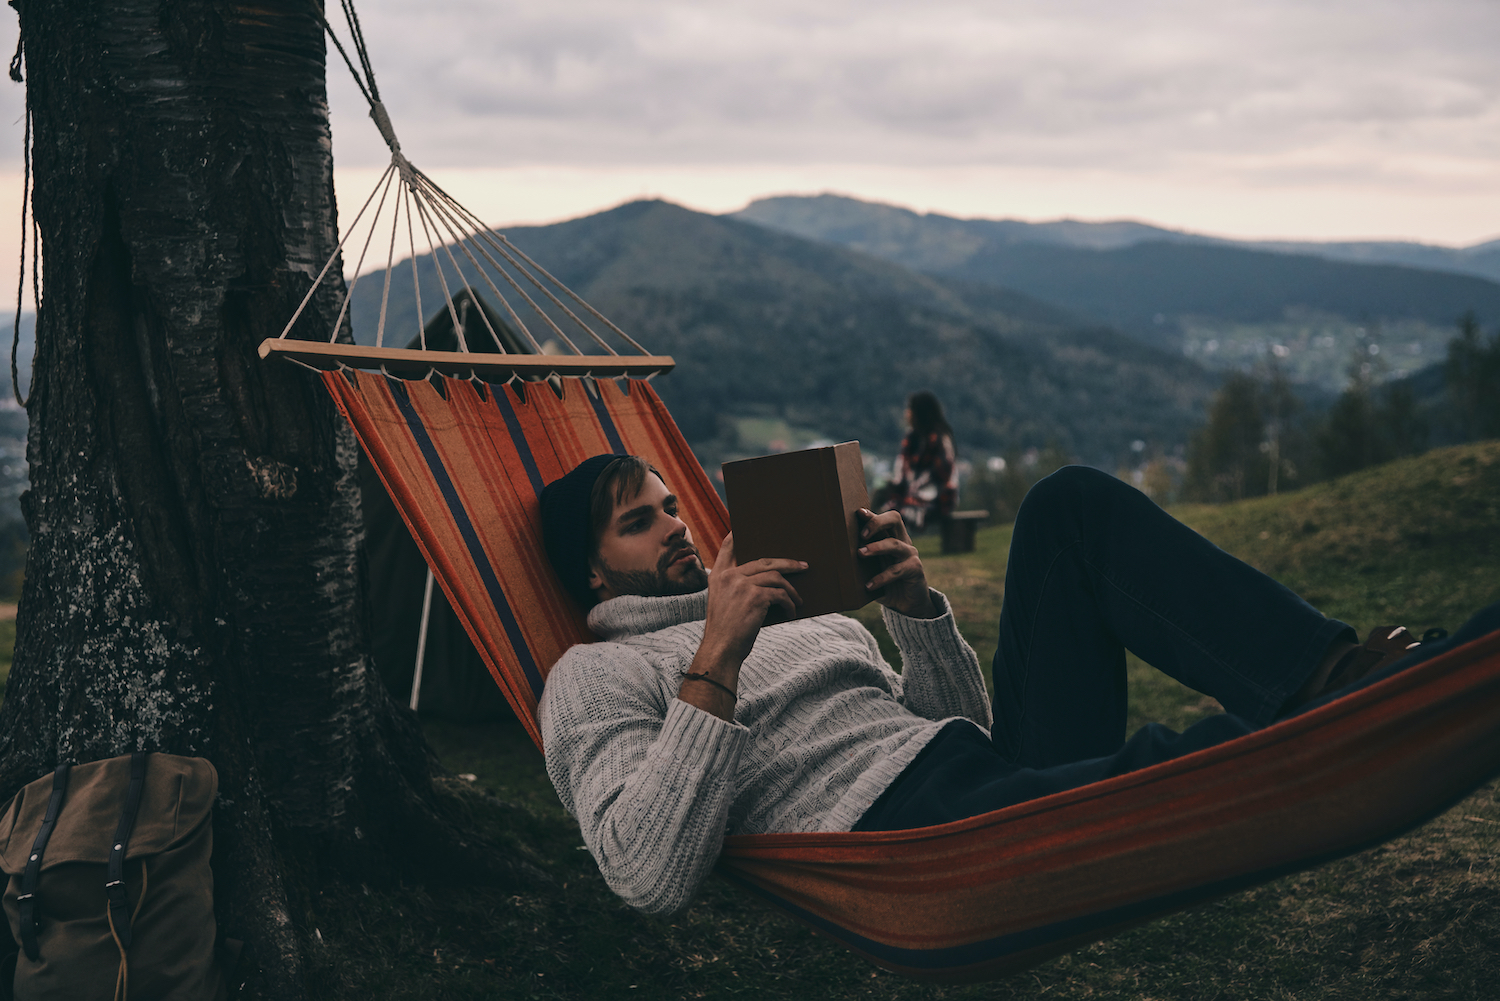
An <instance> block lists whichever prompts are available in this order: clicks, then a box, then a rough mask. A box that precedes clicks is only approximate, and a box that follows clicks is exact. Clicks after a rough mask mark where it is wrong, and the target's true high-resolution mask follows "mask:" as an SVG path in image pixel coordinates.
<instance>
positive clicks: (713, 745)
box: [538, 643, 750, 914]
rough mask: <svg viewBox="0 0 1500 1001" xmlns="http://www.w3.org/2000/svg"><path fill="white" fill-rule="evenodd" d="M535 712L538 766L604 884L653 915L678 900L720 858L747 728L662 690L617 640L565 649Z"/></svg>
mask: <svg viewBox="0 0 1500 1001" xmlns="http://www.w3.org/2000/svg"><path fill="white" fill-rule="evenodd" d="M538 717H539V721H540V723H541V727H542V741H543V746H544V747H545V749H546V758H547V774H548V775H549V777H550V778H551V779H552V784H553V786H554V787H555V788H556V789H557V793H558V796H559V797H560V798H561V799H562V802H563V806H565V807H566V808H567V809H568V810H569V812H571V813H572V814H573V815H574V816H575V817H577V818H578V823H579V826H580V828H581V829H582V831H583V839H584V843H585V844H587V845H588V848H589V851H590V852H591V853H592V854H593V856H594V859H595V861H596V862H598V864H599V871H600V872H601V873H602V874H603V875H604V880H605V882H606V883H608V884H609V887H610V889H612V890H614V891H615V893H617V894H619V895H620V896H621V897H622V898H624V900H625V901H626V902H627V903H629V904H631V905H632V906H634V907H637V908H639V909H641V910H643V911H647V912H649V913H653V914H661V913H667V912H670V911H675V910H678V909H680V908H682V907H683V906H685V905H686V904H687V902H688V901H689V900H690V899H691V898H692V896H693V894H694V893H696V892H697V890H698V887H699V885H700V884H702V882H703V880H704V879H705V878H707V876H708V874H709V872H710V871H711V870H712V869H713V866H714V863H715V862H716V861H717V860H718V857H719V851H720V848H721V846H722V843H723V840H724V833H725V828H726V825H727V823H728V816H729V806H730V803H731V801H732V800H733V798H734V794H735V784H734V777H735V770H736V768H737V767H738V764H739V759H740V754H741V752H742V751H743V749H744V747H745V745H746V743H747V742H748V740H749V735H750V734H749V731H748V730H747V729H745V727H743V726H741V725H739V724H736V723H728V722H725V721H724V720H721V719H719V718H718V717H717V716H713V715H711V714H709V713H706V712H703V711H702V710H700V709H697V708H695V707H694V706H691V705H689V704H688V703H686V702H683V701H682V700H681V699H678V698H675V697H672V696H668V695H666V694H665V693H664V692H663V690H662V685H661V684H660V681H659V679H658V677H657V674H656V671H655V669H654V668H653V667H652V666H651V664H650V663H649V662H648V661H647V660H646V659H645V658H644V657H642V656H641V655H640V654H639V653H638V652H636V651H634V650H632V649H630V648H629V647H626V646H623V645H620V644H615V643H596V644H590V645H587V646H578V647H574V648H573V649H572V650H570V651H568V653H567V654H566V655H564V657H563V659H562V660H561V661H559V662H558V664H557V666H556V667H554V668H553V670H552V674H551V676H550V677H549V678H548V679H547V687H546V689H545V691H544V692H543V695H542V701H541V704H540V706H539V707H538Z"/></svg>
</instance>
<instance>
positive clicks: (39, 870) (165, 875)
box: [0, 753, 227, 1001]
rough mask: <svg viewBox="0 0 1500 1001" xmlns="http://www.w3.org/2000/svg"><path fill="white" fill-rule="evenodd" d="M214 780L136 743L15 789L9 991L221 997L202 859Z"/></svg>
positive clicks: (36, 1000) (193, 1000)
mask: <svg viewBox="0 0 1500 1001" xmlns="http://www.w3.org/2000/svg"><path fill="white" fill-rule="evenodd" d="M218 783H219V777H218V773H217V772H215V771H214V767H213V765H211V764H210V763H209V762H208V761H206V760H205V759H203V758H185V757H179V756H177V755H174V754H146V753H137V754H127V755H122V756H120V757H117V758H109V759H106V760H104V761H92V762H89V763H88V764H83V765H76V766H73V767H71V768H70V767H69V766H67V765H64V766H62V767H60V768H58V769H57V771H56V772H54V773H53V774H51V775H47V776H44V777H42V778H39V779H37V780H36V781H35V782H32V783H31V784H30V785H28V786H26V787H25V788H24V789H22V790H21V791H20V792H19V793H17V794H16V796H15V798H14V799H13V800H11V802H10V803H9V804H8V805H7V806H6V807H5V809H4V812H3V814H0V868H3V869H4V870H5V872H6V874H8V875H9V876H10V882H9V885H7V887H6V889H5V900H4V905H5V915H6V917H7V918H8V919H9V921H10V931H11V934H12V936H14V939H15V941H16V942H17V943H19V944H20V952H19V954H18V955H17V956H16V957H15V974H14V981H13V985H14V997H15V998H16V999H18V1001H42V999H45V1001H93V999H99V1001H111V999H120V998H129V999H130V1001H167V999H170V1001H215V999H221V998H225V997H226V996H227V983H226V977H225V974H224V963H222V962H221V961H220V958H219V956H218V955H217V954H216V951H215V945H216V942H215V938H216V926H215V922H214V906H213V874H212V872H211V871H210V869H209V856H210V855H211V854H212V852H213V824H212V823H211V822H210V812H211V810H212V807H213V801H214V795H215V793H216V792H217V790H218ZM4 986H6V987H8V986H11V985H10V984H6V985H4ZM0 992H3V988H0Z"/></svg>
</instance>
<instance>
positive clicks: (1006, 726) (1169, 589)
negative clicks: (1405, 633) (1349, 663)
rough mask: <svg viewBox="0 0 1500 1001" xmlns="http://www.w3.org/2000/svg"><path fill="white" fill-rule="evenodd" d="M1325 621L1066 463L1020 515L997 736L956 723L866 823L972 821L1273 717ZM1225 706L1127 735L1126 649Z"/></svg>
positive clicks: (1304, 667)
mask: <svg viewBox="0 0 1500 1001" xmlns="http://www.w3.org/2000/svg"><path fill="white" fill-rule="evenodd" d="M1340 636H1345V637H1347V638H1349V639H1351V640H1353V639H1356V636H1355V633H1354V630H1353V629H1351V628H1350V627H1349V626H1347V625H1345V624H1344V623H1342V622H1339V621H1337V620H1333V619H1328V618H1326V617H1324V616H1323V614H1322V613H1321V612H1319V611H1318V610H1317V609H1315V608H1313V607H1312V606H1311V605H1309V604H1308V603H1307V602H1305V601H1303V600H1302V599H1301V598H1299V597H1297V596H1296V595H1295V594H1293V593H1292V592H1291V591H1289V590H1287V589H1286V588H1285V587H1283V586H1281V585H1280V584H1278V583H1276V581H1274V580H1272V579H1271V578H1270V577H1267V576H1266V575H1265V574H1263V573H1261V572H1260V571H1259V570H1256V569H1255V568H1253V567H1251V566H1249V565H1248V564H1245V563H1242V562H1240V561H1239V560H1237V559H1235V558H1234V557H1233V556H1230V555H1229V554H1228V553H1226V552H1224V551H1223V550H1221V549H1219V548H1218V547H1217V546H1215V545H1213V544H1212V543H1210V542H1209V541H1208V540H1206V539H1204V538H1203V537H1202V536H1200V535H1199V534H1198V533H1196V532H1194V531H1193V530H1192V529H1190V528H1188V527H1187V526H1185V525H1183V524H1182V523H1181V522H1179V521H1177V520H1175V519H1174V518H1172V517H1171V516H1170V515H1168V514H1167V513H1166V512H1164V511H1163V510H1161V508H1159V507H1157V506H1156V505H1155V504H1154V503H1153V502H1152V501H1151V500H1150V498H1148V497H1146V495H1145V494H1142V493H1141V492H1140V491H1138V490H1136V489H1135V488H1133V487H1131V486H1129V485H1128V484H1126V483H1123V482H1121V481H1120V480H1117V479H1116V478H1114V477H1113V476H1109V475H1108V474H1106V473H1101V472H1099V471H1098V470H1095V469H1089V468H1087V467H1083V466H1068V467H1066V468H1064V469H1060V470H1058V471H1057V472H1056V473H1053V474H1052V475H1051V476H1049V477H1047V478H1046V479H1044V480H1042V481H1041V482H1040V483H1038V484H1037V485H1036V486H1034V487H1033V488H1032V489H1031V491H1030V492H1029V493H1028V494H1027V495H1026V499H1025V501H1024V502H1023V503H1022V504H1021V510H1020V512H1019V513H1018V514H1017V516H1016V527H1015V534H1014V536H1013V538H1012V540H1011V547H1010V563H1009V566H1008V568H1007V570H1006V574H1005V602H1004V604H1003V606H1002V607H1001V611H1000V638H999V647H998V649H997V650H996V651H995V662H994V681H995V695H994V713H995V724H994V734H993V742H991V741H986V740H985V739H984V735H983V733H982V732H981V731H980V730H979V729H978V728H976V727H974V726H972V725H970V724H967V723H955V724H950V725H949V726H948V727H946V728H944V730H943V732H942V733H941V734H940V735H939V736H938V737H937V738H936V739H935V740H934V741H933V742H932V743H931V744H929V745H928V747H926V748H924V749H923V752H922V753H921V754H920V755H919V756H918V758H917V760H915V761H913V762H912V764H911V765H909V766H908V767H907V769H906V770H905V771H904V772H903V773H902V774H901V776H900V777H899V778H898V779H897V780H896V782H895V783H894V784H892V786H891V787H890V788H889V789H887V790H886V792H885V794H884V795H882V796H881V798H880V799H879V800H878V801H877V802H876V803H875V805H874V806H872V807H871V808H870V810H869V811H868V812H867V813H866V814H865V816H864V817H863V818H862V819H861V820H860V822H859V824H858V825H857V827H856V829H857V830H905V829H908V828H913V827H926V826H930V825H933V824H939V823H946V822H948V821H950V820H958V819H961V818H963V817H970V816H974V815H976V814H980V813H986V812H988V811H990V810H995V809H999V808H1000V807H1003V806H1009V805H1011V804H1013V803H1019V802H1024V801H1025V800H1028V799H1034V798H1036V797H1038V796H1045V795H1048V794H1050V793H1054V792H1059V791H1061V790H1064V789H1071V788H1074V787H1076V786H1080V785H1085V784H1087V783H1090V782H1095V781H1098V780H1100V779H1104V778H1108V777H1110V776H1111V775H1118V774H1121V773H1124V772H1128V771H1133V770H1135V769H1137V768H1144V767H1146V766H1147V765H1152V764H1156V763H1157V762H1160V761H1166V760H1169V759H1171V758H1175V757H1179V756H1180V755H1183V754H1187V753H1189V752H1191V751H1196V750H1199V749H1201V748H1204V747H1209V746H1212V745H1214V744H1218V743H1221V742H1223V741H1225V740H1231V739H1233V738H1235V737H1239V736H1242V735H1244V734H1246V733H1249V732H1251V731H1252V730H1255V729H1257V728H1259V727H1262V726H1265V725H1267V724H1268V723H1270V722H1272V721H1273V720H1274V719H1275V718H1276V715H1277V713H1278V712H1279V711H1280V710H1281V709H1282V708H1283V707H1284V706H1285V704H1286V702H1287V700H1288V699H1290V698H1291V696H1292V695H1293V694H1294V693H1295V692H1296V691H1297V690H1298V689H1300V688H1301V687H1302V685H1303V684H1304V683H1305V682H1306V681H1307V679H1308V678H1309V677H1310V676H1311V675H1312V673H1313V671H1314V670H1315V669H1316V667H1317V665H1318V663H1319V661H1321V660H1322V658H1323V655H1324V654H1325V653H1326V652H1327V650H1328V647H1329V644H1330V643H1332V642H1333V640H1334V639H1336V638H1338V637H1340ZM1126 650H1129V651H1131V652H1133V653H1134V654H1136V656H1138V657H1140V658H1141V659H1142V660H1144V661H1146V662H1147V663H1149V664H1151V665H1153V666H1155V667H1156V668H1158V669H1160V670H1162V671H1164V672H1166V673H1167V674H1169V675H1171V676H1172V677H1174V678H1176V679H1177V680H1178V681H1181V682H1182V683H1183V684H1185V685H1187V686H1189V687H1190V688H1193V689H1196V690H1197V691H1200V692H1203V693H1204V694H1206V695H1211V696H1213V697H1214V698H1216V699H1218V700H1219V702H1220V704H1222V705H1223V706H1224V708H1225V709H1226V710H1227V711H1226V712H1225V713H1223V714H1219V715H1215V716H1211V717H1209V718H1207V719H1204V720H1203V721H1201V722H1199V723H1197V724H1195V725H1193V726H1192V727H1189V728H1188V729H1187V730H1186V731H1184V732H1183V733H1180V734H1179V733H1176V732H1174V731H1172V730H1170V729H1168V728H1167V727H1164V726H1161V725H1160V724H1155V723H1153V724H1151V725H1149V726H1145V727H1142V728H1141V729H1140V730H1139V731H1137V732H1136V734H1135V735H1134V736H1132V737H1131V738H1130V740H1129V741H1126V739H1125V710H1126V685H1125V651H1126Z"/></svg>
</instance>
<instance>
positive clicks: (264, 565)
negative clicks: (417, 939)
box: [0, 0, 524, 999]
mask: <svg viewBox="0 0 1500 1001" xmlns="http://www.w3.org/2000/svg"><path fill="white" fill-rule="evenodd" d="M17 6H18V8H19V12H20V18H21V31H22V38H23V40H24V44H25V55H26V60H25V66H26V72H27V80H28V100H29V102H30V107H31V109H32V113H33V116H34V121H35V125H34V130H35V144H34V161H35V173H36V188H35V191H36V195H35V211H36V216H37V219H38V222H39V225H40V227H41V232H42V240H43V246H44V248H45V258H44V261H45V271H44V278H45V286H44V288H45V291H44V299H43V301H42V303H41V304H40V307H39V316H38V322H37V356H36V365H35V375H34V379H33V384H32V385H33V390H32V393H33V395H32V401H31V406H30V418H31V429H30V438H29V443H28V458H29V460H30V464H31V489H30V491H29V492H28V493H27V494H26V495H25V497H24V499H23V509H24V511H25V515H26V521H27V525H28V527H29V529H30V532H31V539H32V542H31V551H30V555H29V558H28V562H27V567H26V583H25V589H24V592H23V594H22V598H21V606H20V615H19V618H18V622H17V638H16V648H15V661H14V666H13V668H12V672H11V675H10V682H9V685H8V688H7V691H6V696H5V701H4V705H3V708H0V797H8V796H10V795H11V794H12V793H14V792H15V791H16V790H17V789H18V788H19V787H20V786H21V785H23V784H24V783H26V782H29V781H30V780H32V779H34V778H37V777H39V776H41V775H43V774H45V773H46V772H48V771H49V770H51V769H52V768H54V767H55V766H56V765H57V764H58V763H60V762H82V761H89V760H93V759H97V758H103V757H108V756H112V755H117V754H121V753H125V752H128V751H131V750H136V749H144V750H159V751H168V752H172V753H177V754H191V755H202V756H204V757H207V758H209V759H210V760H211V761H212V762H213V763H214V765H215V766H216V767H217V768H218V771H219V780H220V786H219V792H220V796H219V800H218V802H217V804H216V809H215V818H214V833H215V839H216V840H215V852H214V873H215V883H216V907H217V910H218V914H219V919H220V923H221V928H222V930H224V931H225V932H227V933H229V934H233V935H236V936H237V937H241V938H244V939H246V940H247V941H248V942H249V943H250V944H251V946H252V947H253V948H254V950H255V951H254V954H255V956H256V958H257V965H258V966H259V968H260V969H259V972H258V974H255V975H253V976H252V980H251V984H250V986H251V994H252V995H254V996H259V997H266V998H277V999H291V998H299V997H302V996H304V994H305V992H304V989H303V983H302V974H303V964H302V959H301V957H302V955H303V954H304V945H305V937H306V936H307V935H310V934H311V933H312V930H311V928H310V927H308V926H307V923H306V921H305V914H306V912H307V907H308V906H309V901H310V899H311V892H312V888H314V887H315V886H316V885H317V882H318V881H319V880H320V879H324V878H328V877H329V876H330V874H331V875H333V876H335V877H337V876H339V875H343V876H347V877H350V878H354V879H359V880H363V881H366V882H369V881H372V880H379V879H382V878H392V877H393V876H395V875H398V874H410V873H412V869H411V868H410V865H411V864H408V868H407V869H405V870H402V869H400V868H398V866H397V863H395V862H394V861H393V859H395V858H397V857H398V855H399V857H402V858H405V859H418V860H421V859H428V860H435V861H431V862H428V863H426V864H422V863H416V866H417V869H416V872H415V875H417V876H432V875H434V874H441V873H442V872H443V871H445V867H448V868H459V869H462V870H464V871H465V872H466V874H467V876H468V877H469V878H473V877H474V876H475V875H486V874H487V875H488V876H490V877H492V878H496V879H507V878H512V879H520V878H524V874H523V873H521V872H520V871H519V870H516V871H512V870H510V869H507V868H505V866H504V865H503V864H501V863H498V862H495V861H493V860H492V855H493V854H494V853H488V852H484V851H482V850H481V849H482V848H483V846H482V845H477V844H473V843H472V842H469V841H466V840H465V839H464V837H463V835H462V834H461V832H458V831H456V830H455V829H454V827H453V826H452V825H451V824H450V823H449V822H448V820H447V819H446V817H445V813H444V809H443V800H442V799H441V798H440V797H438V796H437V795H436V794H435V793H434V790H433V786H432V781H431V778H430V774H429V761H430V756H429V754H428V752H427V750H426V745H425V743H424V742H423V740H422V737H421V734H420V731H419V730H418V729H417V727H416V725H415V721H414V719H413V718H412V717H411V716H410V715H409V714H408V713H406V711H405V710H403V709H401V708H399V707H397V706H395V705H393V704H392V703H391V701H390V700H389V699H388V698H387V696H386V694H385V691H384V689H383V687H382V686H381V683H380V681H379V678H378V675H377V673H376V672H375V670H374V669H373V665H372V664H371V663H370V659H369V655H368V634H369V628H368V621H367V614H366V611H365V605H364V601H365V593H364V592H365V585H364V582H363V580H362V571H361V562H362V556H361V550H360V547H361V536H360V528H359V524H360V522H359V494H358V488H357V483H356V480H355V475H354V470H355V463H354V459H355V448H356V445H355V443H354V440H353V437H352V434H351V432H350V431H349V429H348V428H347V427H346V426H345V424H344V422H343V421H342V420H341V419H340V418H339V417H338V416H337V412H336V411H335V410H334V408H333V406H332V404H331V402H330V400H329V399H328V397H327V395H326V393H325V392H324V391H323V389H322V387H321V386H320V385H318V384H317V383H316V381H315V380H314V379H312V378H311V377H310V375H309V374H308V373H307V372H305V371H303V370H300V369H297V368H295V367H292V366H289V365H282V364H276V365H272V364H269V363H263V362H261V361H259V360H258V359H257V357H256V355H255V348H256V345H257V344H258V343H259V342H260V340H261V339H262V338H264V337H266V336H273V335H275V334H278V333H280V331H281V328H282V325H283V324H284V323H285V322H286V319H287V318H288V317H290V316H291V314H292V311H293V310H294V309H295V308H296V305H297V303H298V301H299V300H300V299H301V297H302V295H303V294H304V292H305V291H306V290H307V289H308V287H309V286H310V284H311V282H312V281H313V279H314V278H315V276H316V275H317V272H318V269H319V268H321V266H322V264H323V262H324V260H326V259H327V257H328V255H329V254H330V253H331V252H332V251H333V249H334V247H335V246H336V244H337V235H336V231H335V224H334V205H333V171H332V166H333V165H332V157H331V147H330V134H329V124H328V106H327V99H326V93H325V87H324V54H325V53H324V42H323V35H322V30H321V26H320V25H319V23H318V22H317V20H316V18H315V16H314V15H313V11H312V9H311V7H310V6H309V5H308V4H307V3H306V2H305V0H265V2H262V3H259V4H256V5H254V6H250V5H238V4H236V3H233V2H230V0H72V2H69V3H55V2H50V3H44V2H42V0H19V2H18V4H17ZM332 277H333V279H337V278H338V275H337V273H335V274H334V275H333V276H332ZM337 296H338V285H337V284H336V282H335V281H334V280H330V281H328V282H327V283H326V286H325V288H324V289H323V291H322V292H321V293H320V295H319V297H318V298H317V300H316V302H315V304H314V305H313V307H311V308H310V310H309V313H308V314H307V315H306V318H305V319H304V320H303V321H301V322H302V323H303V324H304V325H305V326H304V329H302V330H299V333H301V334H302V335H304V336H310V337H312V336H326V331H327V330H328V329H329V325H330V324H331V322H332V320H333V318H334V317H335V316H336V315H337V305H338V302H337ZM403 846H404V848H405V850H404V851H402V850H401V849H402V848H403Z"/></svg>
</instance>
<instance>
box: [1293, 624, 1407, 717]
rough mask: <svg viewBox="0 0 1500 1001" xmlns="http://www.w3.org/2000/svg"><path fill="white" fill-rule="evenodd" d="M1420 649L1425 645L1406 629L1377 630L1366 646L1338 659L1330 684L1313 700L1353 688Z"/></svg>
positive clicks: (1371, 631)
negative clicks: (1372, 673)
mask: <svg viewBox="0 0 1500 1001" xmlns="http://www.w3.org/2000/svg"><path fill="white" fill-rule="evenodd" d="M1421 645H1422V641H1421V640H1419V639H1417V638H1416V637H1415V636H1413V635H1412V634H1411V633H1410V632H1408V631H1407V629H1406V627H1405V626H1377V627H1376V628H1374V629H1372V630H1370V635H1369V636H1368V637H1366V639H1365V644H1364V646H1357V647H1355V648H1354V649H1353V650H1350V651H1349V652H1348V653H1346V654H1344V656H1342V657H1340V658H1339V662H1338V663H1337V664H1335V665H1334V666H1333V670H1332V671H1331V672H1330V673H1329V675H1328V681H1327V682H1325V683H1324V685H1323V687H1322V688H1320V689H1319V690H1318V692H1317V694H1315V695H1314V696H1313V698H1314V699H1320V698H1322V697H1323V696H1325V695H1327V694H1328V693H1329V692H1336V691H1338V690H1339V689H1340V688H1345V687H1347V686H1349V685H1352V684H1354V683H1355V682H1356V681H1358V680H1359V679H1361V678H1363V677H1364V676H1365V675H1367V674H1369V673H1370V672H1371V671H1374V670H1375V669H1376V668H1379V667H1381V666H1382V665H1384V664H1389V663H1390V662H1391V661H1393V660H1398V659H1400V658H1401V657H1404V656H1406V652H1407V651H1408V650H1411V649H1414V648H1416V647H1419V646H1421Z"/></svg>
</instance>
